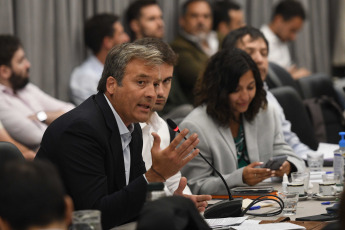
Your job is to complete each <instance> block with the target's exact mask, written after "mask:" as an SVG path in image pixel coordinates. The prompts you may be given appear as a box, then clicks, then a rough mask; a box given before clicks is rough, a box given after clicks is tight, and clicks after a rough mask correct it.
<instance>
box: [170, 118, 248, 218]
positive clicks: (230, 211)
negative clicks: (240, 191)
mask: <svg viewBox="0 0 345 230" xmlns="http://www.w3.org/2000/svg"><path fill="white" fill-rule="evenodd" d="M167 123H168V125H169V127H170V128H171V129H173V130H174V131H175V132H178V133H180V129H179V128H178V126H177V125H176V123H175V122H174V121H173V120H171V119H170V118H168V119H167ZM184 139H185V140H187V139H186V137H184ZM194 149H195V148H194ZM199 155H200V157H201V158H202V159H204V161H206V163H207V164H209V165H210V166H211V168H212V169H213V170H214V171H215V172H216V173H217V174H218V176H219V177H220V178H221V179H222V181H223V183H224V185H225V188H226V191H227V192H228V195H229V200H223V201H220V202H218V203H216V204H213V205H212V206H209V207H208V208H207V209H206V210H205V212H204V217H205V218H210V219H212V218H225V217H239V216H243V214H242V198H239V199H234V198H233V197H232V195H231V192H230V189H229V186H228V184H227V183H226V181H225V179H224V177H223V176H222V174H220V172H218V170H217V169H216V168H215V167H214V166H213V165H212V164H211V163H210V162H209V161H208V160H207V159H206V158H205V157H204V156H203V155H202V154H201V152H200V151H199Z"/></svg>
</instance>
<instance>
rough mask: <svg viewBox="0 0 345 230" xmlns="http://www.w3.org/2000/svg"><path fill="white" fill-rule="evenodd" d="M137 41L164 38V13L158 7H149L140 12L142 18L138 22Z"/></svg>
mask: <svg viewBox="0 0 345 230" xmlns="http://www.w3.org/2000/svg"><path fill="white" fill-rule="evenodd" d="M137 23H138V32H137V33H136V34H137V39H140V38H144V37H153V38H160V39H162V38H163V37H164V21H163V15H162V11H161V9H160V8H159V6H158V5H149V6H146V7H143V8H142V9H141V10H140V18H139V19H138V20H137Z"/></svg>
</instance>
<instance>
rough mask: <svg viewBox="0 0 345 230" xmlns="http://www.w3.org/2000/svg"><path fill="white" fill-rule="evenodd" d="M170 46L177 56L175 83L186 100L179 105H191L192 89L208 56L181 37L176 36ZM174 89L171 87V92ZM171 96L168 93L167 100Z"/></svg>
mask: <svg viewBox="0 0 345 230" xmlns="http://www.w3.org/2000/svg"><path fill="white" fill-rule="evenodd" d="M170 45H171V48H172V49H173V50H174V51H175V52H176V53H177V54H178V62H177V65H176V66H175V69H174V75H175V76H176V80H177V81H176V82H177V83H178V84H179V85H180V87H181V90H182V92H183V94H184V95H185V97H186V99H187V100H186V101H184V102H181V104H193V102H194V101H193V100H194V97H193V88H194V85H195V82H196V79H197V78H198V76H199V75H200V74H201V73H202V72H203V70H204V68H205V66H206V63H207V60H208V56H207V55H206V54H205V53H204V52H203V51H202V50H201V49H200V48H199V47H198V46H197V45H196V44H195V43H193V42H191V41H189V40H187V39H185V38H184V37H182V36H181V35H178V36H177V38H176V39H175V40H174V41H173V42H172V43H171V44H170ZM175 85H176V84H175ZM174 87H175V86H174ZM174 87H172V90H175V89H174ZM172 94H173V93H170V96H169V98H170V97H172V96H173V95H172ZM178 94H179V93H177V95H178Z"/></svg>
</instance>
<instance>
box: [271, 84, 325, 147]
mask: <svg viewBox="0 0 345 230" xmlns="http://www.w3.org/2000/svg"><path fill="white" fill-rule="evenodd" d="M270 91H271V92H272V94H273V95H274V96H275V97H276V98H277V100H278V102H279V104H280V105H281V106H282V108H283V110H284V114H285V117H286V119H287V120H288V121H290V122H291V130H292V131H293V132H294V133H296V135H297V136H298V137H299V139H300V141H301V142H302V143H304V144H306V145H307V146H309V147H310V148H311V149H313V150H316V149H317V148H318V145H319V143H318V141H317V140H316V138H315V134H314V128H313V125H312V122H311V120H310V117H309V116H308V113H307V110H306V108H305V106H304V104H303V101H302V99H301V97H300V96H299V95H298V93H297V92H296V90H295V89H293V88H292V87H290V86H283V87H279V88H274V89H271V90H270Z"/></svg>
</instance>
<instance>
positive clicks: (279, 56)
mask: <svg viewBox="0 0 345 230" xmlns="http://www.w3.org/2000/svg"><path fill="white" fill-rule="evenodd" d="M305 19H306V14H305V11H304V9H303V6H302V4H301V3H300V2H298V1H295V0H283V1H281V2H279V3H278V5H277V6H276V7H275V9H274V11H273V14H272V19H271V22H270V23H269V24H268V25H263V26H262V27H261V31H262V33H263V34H264V35H265V37H266V39H267V40H268V43H269V47H270V52H269V54H268V60H269V61H270V62H274V63H276V64H278V65H280V66H282V67H283V68H285V69H286V70H288V71H289V73H290V74H291V75H292V77H293V78H294V79H299V78H302V77H306V76H309V75H310V74H311V73H310V71H309V70H307V69H305V68H298V67H296V66H295V65H294V64H293V62H292V59H291V54H290V51H289V47H288V42H290V41H294V40H295V39H296V36H297V33H298V32H299V31H300V30H301V29H302V26H303V23H304V21H305Z"/></svg>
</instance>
